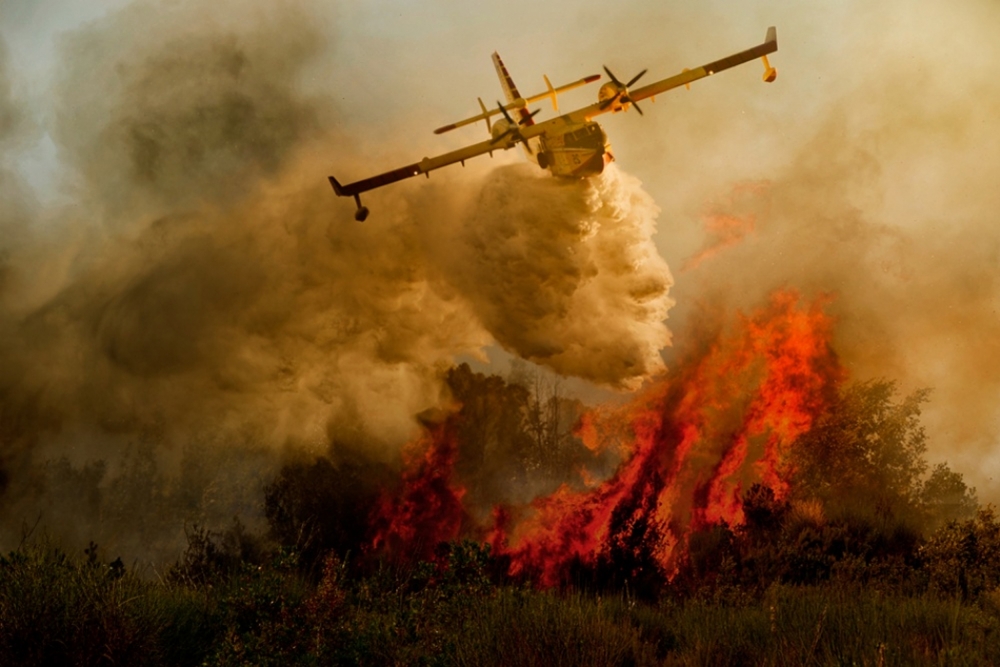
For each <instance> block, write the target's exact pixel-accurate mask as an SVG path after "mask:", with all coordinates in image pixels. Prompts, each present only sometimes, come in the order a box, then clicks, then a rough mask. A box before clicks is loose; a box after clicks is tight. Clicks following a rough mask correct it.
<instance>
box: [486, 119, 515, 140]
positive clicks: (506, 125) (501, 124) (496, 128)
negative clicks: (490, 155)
mask: <svg viewBox="0 0 1000 667" xmlns="http://www.w3.org/2000/svg"><path fill="white" fill-rule="evenodd" d="M510 127H511V126H510V121H509V120H507V119H506V118H501V119H500V120H498V121H496V122H495V123H493V128H492V129H491V130H490V133H491V134H492V136H493V141H498V140H499V139H500V137H502V136H503V135H504V134H506V133H507V132H508V131H509V130H510Z"/></svg>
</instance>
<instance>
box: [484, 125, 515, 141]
mask: <svg viewBox="0 0 1000 667" xmlns="http://www.w3.org/2000/svg"><path fill="white" fill-rule="evenodd" d="M513 132H514V128H513V127H512V128H510V129H509V130H507V131H506V132H504V133H503V134H500V135H497V136H495V137H493V138H492V139H490V143H491V144H496V143H499V142H500V141H502V140H504V139H506V138H507V137H508V136H510V135H511V134H513Z"/></svg>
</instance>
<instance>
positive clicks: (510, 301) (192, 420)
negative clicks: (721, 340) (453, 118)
mask: <svg viewBox="0 0 1000 667" xmlns="http://www.w3.org/2000/svg"><path fill="white" fill-rule="evenodd" d="M245 4H248V3H239V2H223V3H217V4H215V5H213V6H212V8H207V7H206V6H205V5H203V3H196V2H193V1H192V2H174V3H153V2H137V3H133V4H131V5H129V6H127V7H125V8H124V9H122V10H120V11H118V12H115V13H112V14H110V15H108V16H107V17H105V18H104V19H101V20H99V21H97V22H95V23H92V24H89V25H87V26H85V27H83V28H81V29H79V30H77V31H75V32H73V33H70V34H69V35H68V36H66V37H65V38H64V39H63V40H62V43H61V54H62V60H63V67H62V70H61V76H60V79H59V81H58V82H57V84H56V87H55V109H54V112H53V118H54V122H53V124H52V126H51V127H50V128H48V129H49V133H50V135H51V136H52V138H53V139H54V141H55V142H56V144H57V146H58V149H59V151H60V156H61V157H62V159H63V161H64V162H65V163H66V164H67V165H69V166H70V167H72V170H70V171H67V173H65V174H64V175H63V178H64V179H65V181H64V189H65V192H66V195H67V196H66V197H65V199H64V200H63V201H62V202H60V203H59V204H58V205H53V206H50V207H48V208H47V209H45V210H35V211H34V212H33V213H32V214H31V215H28V214H24V215H20V216H19V217H7V216H8V214H7V213H6V211H9V210H13V209H11V208H8V204H9V202H8V199H10V200H11V201H13V195H9V194H8V193H7V192H4V199H5V201H4V210H5V214H4V215H5V218H4V220H3V224H4V225H5V227H10V228H11V229H12V230H13V231H12V233H10V234H4V236H3V237H2V239H0V243H2V247H0V250H2V254H0V257H2V258H3V259H2V261H3V263H2V264H0V271H2V273H0V289H2V290H3V291H2V292H0V298H2V302H0V305H2V309H3V310H2V313H0V367H2V368H3V375H2V377H0V466H2V469H3V472H4V475H5V479H6V480H7V482H8V483H7V490H6V493H5V495H4V497H3V499H2V500H0V506H2V507H3V519H4V521H5V526H4V530H3V532H4V534H3V535H2V536H0V537H2V539H3V540H4V541H12V540H16V539H17V538H18V537H19V536H18V535H17V532H18V530H19V529H20V528H21V526H22V524H23V523H24V522H27V523H29V524H30V522H31V521H33V520H34V518H35V514H36V513H38V514H39V515H41V516H42V517H43V519H45V520H46V521H47V522H51V520H52V519H53V517H56V518H57V519H59V520H63V519H65V518H66V516H67V512H68V511H69V510H67V508H72V507H75V506H76V507H78V508H80V512H81V513H84V511H85V510H86V507H89V506H92V507H91V511H92V514H94V516H87V517H83V518H85V519H93V520H94V521H102V522H105V523H106V522H109V521H111V520H112V519H121V512H127V511H129V506H131V511H132V512H133V513H134V514H141V503H138V501H136V500H134V499H132V500H129V498H131V496H129V495H128V493H126V492H125V491H122V492H121V493H119V495H118V501H116V502H118V503H119V505H120V506H121V507H120V508H119V509H120V510H121V512H119V514H116V515H114V516H111V515H109V514H108V511H109V510H108V509H107V507H106V506H103V505H101V504H100V503H96V501H95V502H90V503H89V505H88V503H87V502H82V501H79V499H74V498H72V497H68V498H65V499H64V500H62V501H60V502H61V503H62V505H60V506H59V507H56V504H57V503H56V502H55V501H54V500H52V498H53V497H54V496H55V495H56V488H55V487H56V485H57V484H61V485H62V488H63V489H64V490H63V491H60V493H63V494H69V496H72V493H71V492H67V491H65V489H66V488H69V486H68V485H67V484H68V483H67V481H66V480H67V479H73V480H76V482H74V483H77V482H78V483H79V486H80V488H84V487H85V486H86V484H85V482H87V481H88V480H90V481H91V482H93V481H94V480H97V487H98V488H101V489H103V490H104V491H106V492H110V490H111V489H112V488H113V487H114V488H117V487H115V485H116V484H118V486H122V484H124V483H125V482H124V481H123V479H124V477H123V476H125V475H129V476H131V477H132V478H134V479H135V480H146V482H145V483H146V486H147V487H149V488H154V489H156V493H158V494H160V495H161V496H163V497H167V496H169V497H171V498H174V499H176V498H178V497H180V496H184V497H185V498H187V496H192V497H191V498H187V500H185V501H184V503H183V504H182V505H183V510H184V512H186V513H182V516H179V517H175V518H174V521H175V525H174V526H172V527H171V526H167V527H168V528H170V529H172V530H174V531H175V533H176V532H178V531H179V530H180V528H181V526H180V521H181V520H182V519H183V520H196V521H202V522H204V521H208V520H213V519H214V520H217V519H219V518H220V517H221V518H223V519H225V518H226V513H227V512H228V513H230V514H229V516H231V515H232V513H236V512H239V511H245V510H246V509H247V505H248V504H249V503H250V501H248V500H247V499H248V498H249V497H250V496H251V495H252V492H253V491H254V489H256V490H257V491H259V487H260V485H261V483H262V480H261V478H264V477H266V475H267V472H266V466H267V465H269V462H270V463H271V464H273V463H274V462H275V461H277V457H278V456H279V453H280V452H287V451H302V450H305V451H307V452H311V453H318V454H327V455H330V456H331V457H332V458H333V459H334V460H337V459H338V457H342V456H348V455H351V456H354V455H356V454H357V453H358V452H361V454H362V455H363V456H364V457H365V458H367V459H369V460H376V461H384V462H391V461H395V456H394V454H395V453H396V452H397V451H398V447H399V446H400V445H401V444H403V443H404V442H406V441H407V440H409V439H410V438H412V437H413V436H414V434H415V433H416V432H417V431H418V429H419V427H418V421H417V420H416V418H415V417H416V416H417V415H418V414H420V413H422V412H424V411H426V410H428V409H430V408H435V407H439V406H441V405H447V401H448V397H447V396H446V395H445V394H446V392H445V390H444V389H443V382H442V378H443V374H444V371H445V370H446V369H447V368H448V367H450V366H451V365H452V364H453V362H454V359H455V357H456V355H459V354H479V353H480V351H481V350H482V349H483V347H484V346H485V345H488V344H490V343H491V342H492V341H496V342H499V343H500V344H501V345H503V346H504V347H506V348H507V349H508V350H510V351H511V352H513V353H515V354H518V355H520V356H523V357H525V358H528V359H532V360H534V361H536V362H538V363H539V364H543V365H548V366H549V367H551V368H552V369H554V370H556V371H559V372H561V373H565V374H572V375H577V376H581V377H585V378H588V379H591V380H594V381H597V382H600V383H603V384H606V385H610V386H618V387H624V386H632V385H634V384H636V383H638V382H641V380H642V379H643V378H645V377H647V376H649V375H650V374H652V373H655V372H657V371H659V370H660V368H661V363H662V362H661V360H660V357H659V350H660V348H661V347H663V346H664V345H666V344H667V343H668V334H667V330H666V328H665V326H664V324H663V319H664V317H665V315H666V311H667V308H668V307H669V305H670V301H669V298H668V297H667V291H668V289H669V287H670V284H671V279H670V274H669V272H668V270H667V267H666V265H665V264H664V263H663V261H662V259H660V258H659V256H658V254H657V253H656V250H655V247H654V246H653V244H652V241H651V237H652V234H653V229H654V219H655V216H656V214H657V209H656V207H655V206H654V205H653V203H652V201H651V199H650V198H649V197H648V195H645V194H644V193H643V192H642V190H641V188H640V187H639V184H638V183H637V182H636V181H634V179H631V178H629V177H627V176H626V175H623V174H620V173H617V172H611V173H610V174H608V175H607V176H605V177H603V178H602V179H599V180H596V181H593V182H589V183H587V182H577V183H572V184H563V183H556V182H554V181H552V180H551V179H541V178H538V177H537V176H536V175H534V174H528V173H526V168H521V167H515V168H510V169H502V170H500V171H498V172H496V173H493V174H488V175H487V176H486V177H485V179H484V180H482V181H480V182H476V183H474V184H473V186H472V187H471V189H467V190H463V191H462V192H461V193H452V192H451V191H450V190H448V189H447V188H435V189H429V190H428V194H425V195H421V196H425V197H432V198H436V200H435V201H433V202H431V203H432V204H434V206H427V207H419V206H413V205H409V206H408V205H407V204H406V202H405V201H402V200H401V199H400V197H399V195H393V196H390V197H388V198H387V199H388V203H387V204H386V205H385V207H384V209H383V210H380V211H379V212H378V214H377V215H373V216H372V218H371V219H370V220H369V222H367V223H365V225H358V224H357V223H355V222H354V221H353V220H351V209H350V206H349V205H345V204H346V202H344V201H343V200H337V199H336V198H335V197H334V196H333V193H332V192H331V191H330V189H329V186H328V185H327V184H326V182H325V176H326V174H327V173H328V171H329V170H330V165H331V160H335V161H336V162H337V164H338V166H341V167H342V163H349V162H352V161H354V160H355V158H354V155H353V153H352V149H351V146H350V143H349V142H348V141H346V140H345V139H344V137H343V136H341V134H340V130H339V129H338V115H337V112H336V106H335V104H334V103H333V102H332V100H331V99H330V98H329V97H328V96H325V95H324V94H322V91H320V90H317V86H315V85H313V84H312V83H311V78H310V77H311V74H312V73H313V72H315V68H316V67H317V66H318V61H319V60H320V59H321V58H329V57H330V53H331V49H332V48H333V47H332V45H331V44H329V43H328V41H327V39H326V37H325V34H324V32H323V21H322V20H319V18H321V17H326V16H327V15H328V12H325V11H324V10H322V9H321V8H319V7H317V6H312V5H311V4H310V3H309V2H306V1H303V2H282V3H275V4H273V5H267V6H257V5H256V4H255V3H252V6H244V5H245ZM318 17H319V18H318ZM0 74H2V70H0ZM9 89H10V87H9V86H8V85H7V84H6V81H5V80H4V79H2V78H0V120H2V121H3V124H2V125H0V130H2V131H3V132H5V134H0V141H3V140H4V137H5V136H7V135H8V134H11V133H16V132H17V131H18V130H17V129H5V128H16V126H15V125H14V124H13V121H11V120H8V119H11V118H16V116H15V115H14V114H15V111H16V109H17V107H16V105H14V104H12V103H9V102H8V98H9V97H10V95H9V94H8V92H7V91H8V90H9ZM360 168H362V167H359V169H360ZM363 168H369V167H368V166H367V165H364V167H363ZM4 187H6V185H5V186H4ZM514 191H516V192H517V193H518V198H517V199H516V200H515V199H507V200H506V201H505V200H504V198H505V197H508V196H509V193H511V192H514ZM470 193H471V196H470ZM393 197H395V199H394V198H393ZM442 209H446V210H449V211H452V212H453V213H454V214H455V216H457V217H454V218H449V219H446V220H444V221H441V220H439V219H437V220H433V221H430V220H428V219H427V213H426V211H428V210H442ZM14 232H16V233H14ZM441 238H444V239H445V240H444V242H443V243H437V242H436V241H438V240H440V239H441ZM19 239H21V241H19ZM595 320H600V321H601V322H603V323H604V324H602V325H601V326H594V324H593V322H594V321H595ZM219 448H230V449H236V450H246V451H248V452H254V453H253V455H252V456H250V455H248V456H247V457H244V461H243V463H242V465H234V463H233V462H232V461H231V460H230V459H227V458H225V457H223V458H222V459H220V458H219V457H218V456H216V455H214V454H211V455H210V454H198V453H197V452H198V451H200V450H211V451H215V450H218V449H219ZM64 459H65V460H64ZM99 460H100V461H110V462H111V463H110V468H108V469H106V468H105V467H104V464H100V465H97V464H96V463H93V464H92V463H91V462H96V461H99ZM251 460H252V461H255V462H259V463H260V465H261V466H263V467H264V468H265V470H263V471H257V472H256V473H253V472H246V471H245V468H247V467H248V465H247V463H246V461H251ZM220 461H229V463H220ZM46 462H48V463H46ZM212 465H221V466H223V467H224V468H226V470H225V471H223V472H220V473H218V474H220V475H225V474H229V475H232V474H235V473H234V472H233V471H243V472H246V474H248V475H250V476H251V477H252V476H253V475H257V478H255V479H253V480H250V481H249V482H248V481H246V480H237V481H233V480H229V481H228V482H226V481H225V480H223V481H220V480H219V479H217V478H214V477H213V474H214V473H212V472H211V471H206V466H212ZM88 466H89V467H88ZM156 466H161V467H165V468H166V469H172V470H175V471H179V472H177V475H180V477H176V478H170V477H169V476H168V477H165V478H162V479H161V478H159V477H156V475H155V474H154V472H151V471H152V470H153V468H155V467H156ZM192 471H194V472H192ZM241 474H242V473H241ZM143 475H146V477H143ZM184 475H188V477H189V478H190V477H192V476H193V478H196V479H197V480H199V484H200V486H197V488H195V489H194V490H193V491H191V490H189V489H186V487H185V488H182V489H181V491H182V492H183V493H180V495H179V492H178V491H177V489H176V488H173V487H177V486H178V485H180V486H181V487H184V485H185V484H186V483H187V482H186V480H188V478H185V477H184ZM147 478H148V479H147ZM178 479H179V480H180V481H177V480H178ZM60 480H61V481H60ZM136 483H138V482H136ZM224 483H229V484H236V485H238V486H239V485H242V486H241V489H242V490H241V491H240V492H239V493H237V494H236V496H238V498H236V500H226V499H224V498H222V497H221V495H220V494H221V493H222V492H221V491H220V485H222V484H224ZM171 485H173V487H172V486H171ZM255 485H256V486H255ZM70 486H71V485H70ZM91 486H93V485H91ZM74 488H75V487H74ZM88 488H89V487H88ZM123 488H124V487H123ZM129 493H131V492H129ZM185 494H186V495H185ZM39 499H40V500H39ZM123 499H124V500H123ZM206 499H208V500H206ZM209 501H210V502H209ZM205 503H209V504H212V506H213V508H214V509H213V510H212V512H211V513H210V514H206V510H205V509H204V507H203V505H204V504H205ZM105 505H106V504H105ZM98 506H100V508H99V507H98ZM39 508H41V509H39ZM60 508H61V509H60ZM123 508H124V509H123ZM98 515H99V516H98ZM133 519H134V521H137V522H140V523H141V522H145V524H144V525H146V526H147V527H148V526H149V525H151V522H152V519H151V518H150V517H149V516H148V515H147V516H138V517H133ZM66 523H67V525H66V526H63V527H62V528H61V529H60V528H55V530H56V532H59V531H60V530H63V531H69V530H71V528H70V527H69V526H68V524H70V523H72V524H73V528H72V530H78V531H79V532H78V533H75V534H74V537H78V538H82V539H86V538H88V537H90V536H96V535H95V533H94V532H93V530H96V529H93V530H92V527H91V526H89V525H87V524H86V523H83V524H81V522H80V521H79V520H74V521H72V522H69V521H67V522H66ZM50 528H51V526H50ZM88 530H92V532H90V533H88V532H86V531H88ZM122 530H127V529H125V528H123V529H122ZM100 534H101V535H103V536H104V537H105V538H106V539H112V540H114V539H118V540H119V543H120V542H121V536H120V534H116V533H115V532H114V530H111V529H105V530H104V532H103V533H100ZM109 535H110V536H111V537H108V536H109ZM116 535H117V537H116ZM143 539H145V540H146V545H147V546H148V543H149V540H150V539H151V538H150V537H149V535H148V534H146V535H145V536H144V538H143Z"/></svg>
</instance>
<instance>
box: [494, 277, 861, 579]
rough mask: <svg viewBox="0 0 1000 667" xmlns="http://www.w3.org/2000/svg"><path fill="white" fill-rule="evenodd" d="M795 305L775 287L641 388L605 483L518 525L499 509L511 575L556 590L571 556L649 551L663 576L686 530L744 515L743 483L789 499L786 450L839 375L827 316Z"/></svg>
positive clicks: (549, 502)
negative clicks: (625, 448) (675, 369)
mask: <svg viewBox="0 0 1000 667" xmlns="http://www.w3.org/2000/svg"><path fill="white" fill-rule="evenodd" d="M798 301H799V298H798V296H797V295H795V294H793V293H781V294H777V295H775V296H774V297H773V298H772V302H771V304H770V305H769V306H768V307H767V308H765V309H764V310H762V311H761V312H759V313H757V314H755V315H754V316H752V317H744V318H741V320H740V322H739V326H738V327H737V330H736V331H734V332H733V333H731V334H730V335H728V336H725V337H720V339H719V340H717V341H716V342H715V344H714V345H712V346H711V347H710V348H709V350H708V351H707V353H706V354H704V355H703V356H701V357H700V358H699V359H697V360H692V361H691V362H689V363H688V364H685V365H682V367H681V371H680V372H679V374H678V375H677V376H676V377H674V378H672V379H669V380H668V379H663V380H661V381H660V382H658V383H656V384H655V385H653V386H651V387H650V388H649V389H647V391H646V392H645V393H644V395H643V396H642V397H641V398H640V399H639V400H637V401H636V402H635V404H634V405H633V409H632V413H631V416H630V421H631V427H632V433H633V445H632V449H633V452H634V454H633V455H632V457H631V458H630V459H628V460H627V461H626V462H625V463H623V464H622V466H621V467H620V468H619V470H618V471H617V472H616V474H615V475H614V476H613V477H612V478H610V479H609V480H607V481H606V482H605V483H604V484H602V485H600V486H599V487H597V488H596V489H593V490H587V491H572V490H570V489H569V487H567V486H563V487H562V488H560V489H559V490H558V491H557V492H556V493H554V494H553V495H551V496H549V497H546V498H540V499H537V500H535V501H534V502H533V503H532V504H531V508H530V510H531V511H530V512H529V513H528V515H527V516H524V517H523V518H521V520H520V521H519V522H516V523H514V524H513V525H511V524H512V520H511V519H512V516H513V514H512V512H511V511H504V512H499V513H497V514H496V515H495V516H496V518H497V521H496V525H495V526H494V530H493V533H492V534H491V535H490V541H491V542H492V543H493V545H494V549H496V550H499V551H500V552H501V553H504V554H506V555H508V556H509V557H510V558H511V574H514V575H517V574H529V575H531V576H534V577H536V578H537V580H538V582H539V583H540V584H541V585H543V586H553V585H558V584H560V583H564V582H565V580H566V576H567V573H568V572H569V571H570V569H571V568H572V567H573V566H574V565H575V564H582V565H585V566H586V565H591V566H592V565H594V564H596V563H597V561H598V559H600V558H610V559H613V558H614V557H615V555H616V554H618V555H621V554H622V552H623V551H624V552H628V551H632V552H637V551H642V550H645V553H646V554H647V556H648V559H651V560H652V561H653V562H654V563H655V565H656V566H658V567H659V569H660V570H661V572H662V574H663V576H665V577H667V578H669V577H672V576H673V574H674V573H676V570H677V567H678V565H679V560H678V559H679V557H681V556H682V555H683V553H684V550H683V548H681V549H678V547H683V545H684V544H685V543H686V540H687V538H688V536H689V535H690V533H691V531H692V530H694V529H697V528H700V527H704V526H706V525H712V524H716V523H719V522H726V523H728V524H730V525H734V526H735V525H738V524H741V523H742V522H743V513H742V507H741V502H740V495H741V492H742V490H743V489H744V488H746V487H747V486H748V485H749V484H752V483H754V482H762V483H763V484H765V485H767V486H769V487H771V489H772V490H773V491H774V493H775V495H776V497H779V498H782V497H785V496H786V495H787V494H788V491H789V481H788V480H789V478H790V475H791V473H792V470H791V464H790V463H789V452H790V449H789V448H790V447H791V446H792V445H793V443H794V442H795V439H796V438H797V437H798V436H799V435H801V434H802V433H804V432H805V431H806V430H808V429H809V427H810V426H811V425H812V421H813V418H814V416H816V415H818V414H820V412H821V411H822V409H823V406H824V405H825V404H826V401H827V400H828V398H829V397H830V396H831V395H832V391H833V390H834V389H835V387H836V386H837V384H838V383H839V382H840V381H841V379H842V376H843V372H842V370H841V368H840V366H839V364H838V362H837V359H836V357H835V355H834V353H833V352H832V350H831V349H830V346H829V338H830V333H831V322H830V320H829V318H828V317H826V316H825V315H824V314H823V312H822V310H821V308H820V305H819V304H817V305H814V306H812V307H809V308H801V307H799V303H798ZM591 428H592V426H591ZM625 555H626V556H631V557H633V559H635V557H637V556H638V555H641V554H638V553H631V554H629V553H626V554H625ZM640 560H641V559H638V560H636V562H639V561H640Z"/></svg>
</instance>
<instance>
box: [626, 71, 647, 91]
mask: <svg viewBox="0 0 1000 667" xmlns="http://www.w3.org/2000/svg"><path fill="white" fill-rule="evenodd" d="M648 71H649V70H648V69H644V70H642V71H641V72H639V73H638V74H636V75H635V76H633V77H632V80H631V81H629V82H628V83H626V84H625V87H626V88H631V87H632V84H633V83H635V82H636V81H638V80H639V79H641V78H642V75H643V74H645V73H646V72H648Z"/></svg>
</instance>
